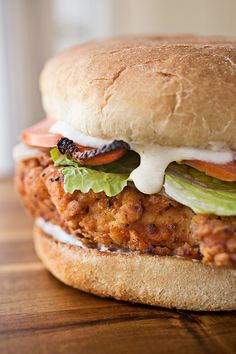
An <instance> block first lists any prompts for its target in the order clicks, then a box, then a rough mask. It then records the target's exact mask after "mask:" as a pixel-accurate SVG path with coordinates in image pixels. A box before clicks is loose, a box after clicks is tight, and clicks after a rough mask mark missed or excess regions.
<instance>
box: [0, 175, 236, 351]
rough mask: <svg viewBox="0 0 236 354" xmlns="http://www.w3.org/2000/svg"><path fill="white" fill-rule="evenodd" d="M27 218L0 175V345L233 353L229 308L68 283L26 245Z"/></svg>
mask: <svg viewBox="0 0 236 354" xmlns="http://www.w3.org/2000/svg"><path fill="white" fill-rule="evenodd" d="M31 226H32V220H31V219H30V217H29V216H27V215H26V214H25V213H24V211H23V208H22V207H21V205H20V203H19V201H18V199H17V197H16V196H15V194H14V190H13V187H12V183H11V181H10V180H4V181H1V182H0V353H1V354H5V353H14V354H18V353H30V354H31V353H32V354H35V353H70V354H71V353H86V354H90V353H98V354H99V353H103V354H104V353H105V354H106V353H112V354H116V353H117V354H122V353H148V354H152V353H236V316H235V315H236V313H232V312H231V313H211V314H207V313H196V312H186V311H170V310H165V309H160V308H154V307H149V306H141V305H131V304H128V303H125V302H118V301H115V300H114V301H113V300H107V299H100V298H97V297H95V296H92V295H88V294H85V293H82V292H80V291H77V290H74V289H72V288H69V287H67V286H65V285H63V284H61V283H60V282H59V281H57V280H56V279H55V278H54V277H53V276H51V275H50V274H49V273H48V272H47V271H46V270H45V269H44V267H43V265H42V264H41V263H40V261H39V260H38V258H37V256H36V255H35V253H34V249H33V244H32V239H31Z"/></svg>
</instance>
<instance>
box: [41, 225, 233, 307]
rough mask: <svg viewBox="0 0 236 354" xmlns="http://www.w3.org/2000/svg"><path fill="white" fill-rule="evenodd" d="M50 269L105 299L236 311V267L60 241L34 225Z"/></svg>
mask: <svg viewBox="0 0 236 354" xmlns="http://www.w3.org/2000/svg"><path fill="white" fill-rule="evenodd" d="M34 239H35V248H36V251H37V254H38V256H39V257H40V258H41V260H42V261H43V263H44V264H45V266H46V268H47V269H48V270H49V271H50V272H51V273H52V274H53V275H54V276H55V277H56V278H58V279H60V280H61V281H62V282H64V283H65V284H67V285H70V286H73V287H74V288H78V289H80V290H83V291H86V292H89V293H92V294H96V295H99V296H102V297H113V298H115V299H118V300H125V301H131V302H137V303H142V304H149V305H155V306H162V307H168V308H178V309H185V310H197V311H216V310H235V309H236V271H235V270H229V269H217V268H211V267H209V266H206V265H203V264H202V263H200V262H198V261H196V262H193V261H188V260H183V259H179V258H176V257H164V256H163V257H159V256H151V255H139V254H134V253H133V254H121V253H120V254H117V253H108V252H101V251H98V250H96V249H82V248H80V247H78V246H72V245H69V244H66V243H62V242H59V241H57V240H55V239H54V238H52V237H51V236H49V235H47V234H45V233H44V232H43V231H42V230H41V229H40V228H38V227H37V226H35V228H34Z"/></svg>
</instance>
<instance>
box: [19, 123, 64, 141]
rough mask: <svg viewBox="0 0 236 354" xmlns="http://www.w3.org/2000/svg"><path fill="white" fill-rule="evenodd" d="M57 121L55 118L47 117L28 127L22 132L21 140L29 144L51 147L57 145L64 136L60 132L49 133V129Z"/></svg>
mask: <svg viewBox="0 0 236 354" xmlns="http://www.w3.org/2000/svg"><path fill="white" fill-rule="evenodd" d="M54 123H55V119H52V118H47V119H44V120H42V121H41V122H39V123H37V124H35V125H33V126H32V127H30V128H27V129H26V130H24V131H23V133H22V134H21V140H22V141H23V142H24V143H26V144H27V145H32V146H37V147H44V148H50V147H54V146H56V145H57V141H58V140H59V139H60V138H61V137H62V136H61V135H60V134H52V133H49V129H50V128H51V126H52V125H53V124H54Z"/></svg>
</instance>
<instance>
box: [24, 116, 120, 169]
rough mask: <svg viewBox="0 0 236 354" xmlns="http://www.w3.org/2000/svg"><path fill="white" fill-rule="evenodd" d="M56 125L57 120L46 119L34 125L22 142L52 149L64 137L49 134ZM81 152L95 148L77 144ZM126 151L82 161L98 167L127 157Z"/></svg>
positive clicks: (26, 132) (25, 134)
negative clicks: (124, 156)
mask: <svg viewBox="0 0 236 354" xmlns="http://www.w3.org/2000/svg"><path fill="white" fill-rule="evenodd" d="M54 123H55V119H52V118H46V119H44V120H42V121H41V122H39V123H37V124H35V125H33V126H32V127H30V128H27V129H26V130H24V131H23V133H22V134H21V140H22V141H23V142H24V143H26V144H27V145H31V146H35V147H38V148H39V147H40V148H51V147H54V146H56V145H57V142H58V140H59V139H60V138H61V137H62V135H60V134H52V133H50V132H49V129H50V128H51V127H52V125H53V124H54ZM77 146H78V148H79V149H80V151H86V150H91V149H94V148H93V147H88V146H82V145H80V144H77ZM125 153H126V150H125V149H118V150H116V151H112V152H109V153H106V154H102V155H98V156H95V157H92V158H90V159H87V160H86V161H83V162H82V161H81V163H84V165H86V166H97V165H105V164H108V163H111V162H113V161H116V160H118V159H119V158H121V157H122V156H123V155H125Z"/></svg>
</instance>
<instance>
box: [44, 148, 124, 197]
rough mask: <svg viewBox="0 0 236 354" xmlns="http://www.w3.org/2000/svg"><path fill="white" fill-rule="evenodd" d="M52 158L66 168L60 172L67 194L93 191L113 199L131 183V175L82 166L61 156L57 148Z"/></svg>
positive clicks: (52, 153) (53, 151)
mask: <svg viewBox="0 0 236 354" xmlns="http://www.w3.org/2000/svg"><path fill="white" fill-rule="evenodd" d="M51 157H52V159H53V161H54V163H55V164H57V165H59V166H64V167H62V168H61V169H60V170H61V172H62V174H63V175H64V190H65V192H67V193H73V192H74V191H76V190H80V191H81V192H83V193H87V192H88V191H89V190H90V189H92V190H93V191H94V192H95V193H99V192H104V193H105V194H106V195H107V196H108V197H113V196H115V195H117V194H119V193H120V192H121V191H122V190H123V189H124V188H125V187H126V186H127V184H128V182H129V173H113V172H104V171H102V170H101V169H102V166H99V170H97V169H95V168H88V167H84V166H81V165H79V164H78V163H77V162H74V161H73V160H72V159H70V158H68V157H67V156H66V155H62V154H60V152H59V150H58V149H57V148H54V149H53V150H52V151H51ZM113 164H114V163H113ZM110 165H112V164H110ZM110 167H111V168H110V170H112V168H113V171H114V170H115V169H114V167H113V166H110ZM115 167H116V168H117V166H115ZM106 169H107V168H106Z"/></svg>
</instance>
